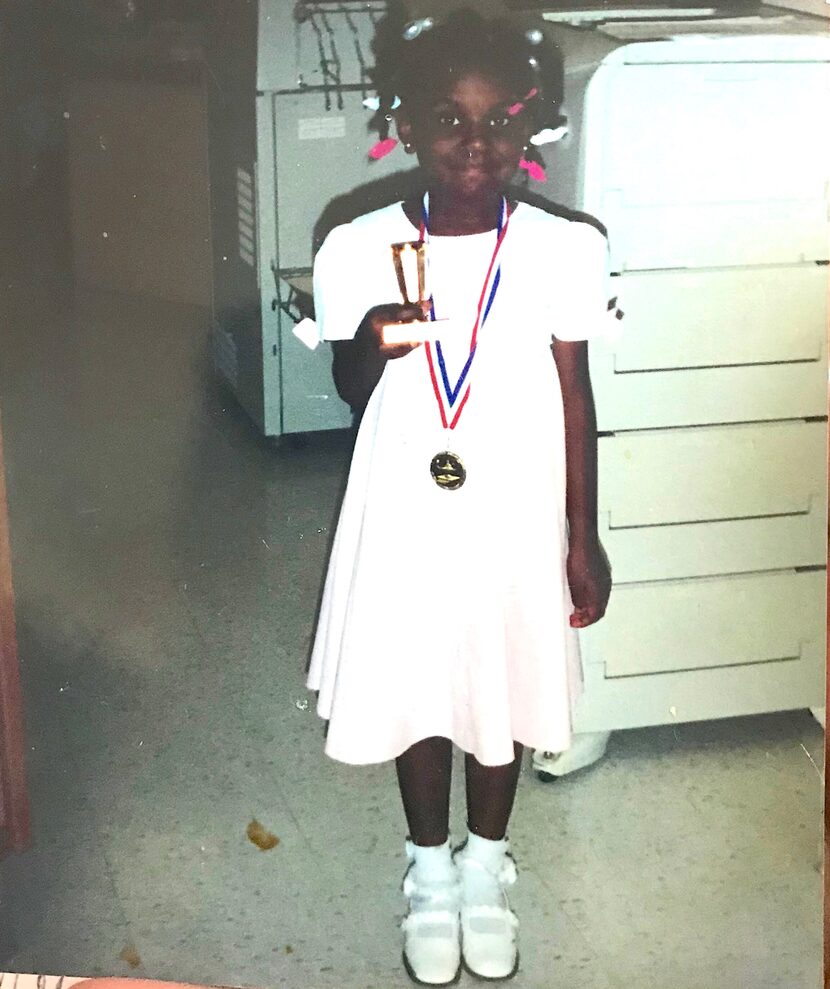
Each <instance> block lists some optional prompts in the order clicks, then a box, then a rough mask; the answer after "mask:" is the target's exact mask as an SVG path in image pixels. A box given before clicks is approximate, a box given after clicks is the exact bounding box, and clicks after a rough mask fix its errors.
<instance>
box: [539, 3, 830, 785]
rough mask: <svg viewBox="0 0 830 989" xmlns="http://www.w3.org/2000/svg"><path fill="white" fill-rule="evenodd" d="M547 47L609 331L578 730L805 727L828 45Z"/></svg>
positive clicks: (816, 634) (821, 542)
mask: <svg viewBox="0 0 830 989" xmlns="http://www.w3.org/2000/svg"><path fill="white" fill-rule="evenodd" d="M735 24H737V27H733V28H732V29H731V30H732V32H738V34H740V21H738V22H735ZM721 30H722V29H721ZM663 33H664V34H665V30H664V31H663ZM588 35H590V38H589V37H588ZM557 41H558V43H559V44H560V47H561V48H562V50H563V51H564V53H565V60H566V74H565V97H566V104H567V105H566V109H567V110H568V112H569V115H570V117H571V120H572V124H573V127H572V131H571V134H570V135H569V137H568V139H567V140H566V141H565V142H564V143H563V145H562V146H561V147H558V148H555V149H553V150H552V151H550V152H549V154H550V161H549V171H550V174H551V176H552V179H551V181H550V183H549V187H548V192H549V194H550V196H551V198H553V199H554V200H557V199H559V200H560V201H561V200H562V199H563V198H564V199H565V203H566V205H568V206H575V207H577V208H580V209H584V210H586V211H587V212H590V213H593V214H595V215H597V216H598V217H599V218H600V219H601V220H602V222H603V223H605V224H607V226H608V230H609V239H610V245H611V259H612V271H613V275H614V278H613V281H614V293H615V294H616V295H618V297H619V300H620V306H621V308H622V309H623V311H624V312H625V319H624V322H623V329H622V334H621V335H620V336H619V338H618V339H617V340H614V341H607V342H600V343H597V344H595V345H592V348H591V350H592V353H591V377H592V382H593V386H594V392H595V396H596V404H597V418H598V426H599V429H600V439H599V473H600V488H599V520H600V532H601V538H602V541H603V544H604V546H605V547H606V549H607V551H608V555H609V557H610V559H611V562H612V566H613V577H614V589H613V593H612V597H611V603H610V605H609V609H608V612H607V615H606V617H605V619H604V620H603V621H602V622H600V623H599V624H597V625H596V626H594V627H592V628H590V629H587V630H585V632H583V633H582V636H581V638H582V646H583V657H584V665H585V676H586V690H585V693H584V695H583V697H582V699H581V702H580V706H579V708H578V711H577V722H576V727H577V731H578V732H580V733H597V732H600V733H601V732H608V731H610V730H614V729H617V728H630V727H637V726H643V725H653V724H661V723H667V722H671V721H682V720H696V719H703V718H713V717H726V716H730V715H740V714H752V713H759V712H762V711H773V710H782V709H787V708H798V707H819V706H821V705H822V704H823V703H824V637H825V617H824V616H825V600H826V598H825V569H826V533H827V510H826V505H827V423H826V416H827V342H826V340H827V338H826V333H827V329H826V328H827V284H828V282H827V275H828V267H827V260H828V253H829V252H828V183H829V181H830V144H829V143H828V142H829V141H830V129H828V128H827V127H826V126H824V125H823V122H821V121H823V116H824V108H825V107H826V103H827V96H828V93H829V92H830V86H829V85H828V82H829V81H830V38H827V37H826V36H823V35H822V33H821V32H819V31H817V30H816V29H815V28H814V27H813V26H811V23H810V22H804V25H803V28H802V34H799V33H798V31H797V30H796V31H795V33H794V34H792V35H791V36H790V37H787V36H781V37H770V36H768V35H766V34H764V33H763V31H762V30H761V29H759V28H758V27H757V26H755V27H754V28H753V29H752V31H751V32H750V33H749V34H748V35H747V36H730V35H722V36H720V37H719V36H718V32H717V31H716V30H713V31H712V32H709V31H707V32H706V33H705V35H704V34H703V33H702V34H701V36H699V37H695V36H692V37H688V36H686V37H683V36H678V37H676V38H674V39H673V40H655V41H654V42H652V43H649V42H643V41H638V42H637V43H634V44H625V43H621V42H620V41H617V40H614V39H611V38H609V37H606V38H605V39H604V41H602V39H601V34H600V32H597V31H590V32H586V31H582V30H577V29H561V30H560V33H559V36H558V37H557ZM591 60H593V62H591ZM591 66H592V67H591ZM557 175H559V176H562V179H563V181H564V185H565V188H558V187H557V178H556V177H557ZM569 183H570V184H569ZM569 195H570V201H568V198H567V197H568V196H569ZM542 761H543V762H544V760H542ZM537 768H547V767H546V766H544V765H541V764H540V762H539V761H538V760H537ZM552 771H553V772H554V773H556V768H555V765H554V766H553V768H552Z"/></svg>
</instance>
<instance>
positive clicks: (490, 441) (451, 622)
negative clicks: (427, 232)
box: [308, 203, 608, 765]
mask: <svg viewBox="0 0 830 989" xmlns="http://www.w3.org/2000/svg"><path fill="white" fill-rule="evenodd" d="M416 236H417V233H416V231H415V229H414V228H413V227H412V225H411V223H410V222H409V220H408V219H407V217H406V215H405V213H404V212H403V208H402V204H400V203H397V204H393V205H392V206H388V207H385V208H383V209H381V210H377V211H375V212H372V213H369V214H366V215H365V216H362V217H360V218H358V219H357V220H354V221H352V222H351V223H349V224H345V225H343V226H340V227H337V228H335V229H334V230H333V231H332V232H331V233H330V234H329V236H328V237H327V239H326V240H325V242H324V243H323V245H322V247H321V249H320V251H319V253H318V255H317V259H316V262H315V269H314V299H315V310H316V318H317V322H318V326H319V328H320V333H321V337H322V339H324V340H343V339H350V338H351V337H353V336H354V334H355V332H356V330H357V327H358V325H359V324H360V322H361V320H362V319H363V317H364V315H365V313H366V312H367V310H368V309H370V308H371V307H372V306H375V305H380V304H382V303H389V302H396V301H399V299H400V295H399V291H398V287H397V282H396V278H395V273H394V268H393V265H392V260H391V252H390V249H389V245H390V244H392V243H395V242H398V241H404V240H412V239H415V238H416ZM495 243H496V232H495V231H490V232H486V233H481V234H472V235H467V236H459V237H435V236H433V237H431V238H430V241H429V259H430V268H429V277H430V287H431V289H432V293H433V297H434V300H435V308H436V314H437V316H438V317H439V318H440V317H449V318H451V319H452V324H453V326H454V327H455V329H454V331H453V333H452V334H450V336H449V338H447V339H444V338H442V341H441V342H442V347H443V349H444V354H445V359H446V365H447V372H448V378H449V379H450V382H451V383H454V382H455V381H456V379H457V378H458V376H459V374H460V372H461V370H462V368H463V366H464V363H465V362H466V360H467V357H468V354H469V343H470V331H471V329H472V325H473V322H474V319H475V311H476V305H477V303H478V299H479V295H480V293H481V289H482V283H483V281H484V278H485V275H486V271H487V267H488V264H489V261H490V258H491V256H492V253H493V249H494V247H495ZM499 260H500V263H501V269H502V270H501V278H500V282H499V287H498V291H497V294H496V296H495V299H494V301H493V304H492V307H491V309H490V313H489V316H488V319H487V321H486V323H485V324H484V326H483V328H482V330H481V332H480V334H479V340H478V346H477V348H476V354H475V359H474V362H473V365H472V369H471V372H470V377H469V379H468V380H469V383H470V395H469V400H468V401H467V404H466V406H465V408H464V411H463V413H462V415H461V418H460V420H459V422H458V425H457V426H456V428H455V429H454V430H452V432H451V433H449V434H448V433H447V432H446V431H445V429H444V428H443V426H442V422H441V417H440V413H439V408H438V404H437V401H436V397H435V393H434V391H433V387H432V384H431V379H430V374H429V366H428V362H427V359H426V352H425V348H424V347H419V348H417V349H415V350H413V351H412V352H411V353H410V354H408V355H407V356H406V357H403V358H399V359H397V360H393V361H389V362H388V363H387V365H386V367H385V369H384V372H383V375H382V377H381V380H380V382H379V383H378V385H377V387H376V388H375V390H374V392H373V394H372V396H371V399H370V401H369V404H368V406H367V408H366V411H365V413H364V415H363V418H362V421H361V424H360V428H359V430H358V435H357V438H356V442H355V448H354V453H353V458H352V463H351V468H350V472H349V478H348V484H347V487H346V492H345V496H344V499H343V503H342V507H341V511H340V517H339V521H338V525H337V530H336V533H335V537H334V541H333V544H332V550H331V556H330V560H329V565H328V572H327V576H326V581H325V587H324V591H323V597H322V603H321V609H320V615H319V619H318V624H317V630H316V636H315V640H314V646H313V650H312V656H311V664H310V668H309V675H308V686H309V688H310V689H312V690H314V691H317V692H318V706H317V710H318V713H319V714H320V715H321V717H323V718H325V719H326V720H327V721H328V723H329V724H328V731H327V735H326V752H327V754H328V755H329V756H331V757H332V758H334V759H336V760H339V761H342V762H346V763H351V764H367V763H377V762H384V761H386V760H389V759H393V758H395V757H397V756H398V755H400V754H401V753H402V752H404V751H405V750H406V749H407V748H409V747H410V746H411V745H413V744H414V743H415V742H418V741H420V740H422V739H424V738H427V737H430V736H433V735H438V736H443V737H446V738H450V739H451V740H452V741H453V742H455V743H456V744H457V745H458V746H459V747H460V748H461V749H462V750H464V751H465V752H469V753H472V754H473V755H475V756H476V758H477V759H478V760H479V761H480V762H481V763H482V764H484V765H504V764H506V763H508V762H511V761H512V759H513V741H514V740H516V741H518V742H521V743H523V744H525V745H526V746H529V747H532V748H536V749H543V750H548V751H554V752H561V751H564V750H565V749H567V748H568V747H569V745H570V743H571V734H572V712H573V707H574V704H575V702H576V700H577V698H578V696H579V694H580V693H581V689H582V670H581V663H580V657H579V645H578V639H577V633H576V632H575V630H574V629H572V628H571V627H570V625H569V622H568V618H569V615H570V613H571V610H572V603H571V599H570V592H569V589H568V582H567V577H566V557H567V522H566V516H565V439H564V423H563V411H562V396H561V392H560V388H559V380H558V376H557V371H556V365H555V363H554V360H553V357H552V354H551V349H550V347H551V338H552V336H556V337H557V338H559V339H561V340H586V339H589V338H591V337H594V336H597V335H599V334H602V333H603V332H604V331H605V327H606V326H607V325H608V315H607V299H608V291H607V245H606V240H605V238H604V237H603V236H602V234H601V233H599V231H597V230H596V229H595V228H594V227H592V226H590V225H588V224H585V223H580V222H572V221H569V220H566V219H563V218H561V217H558V216H554V215H552V214H549V213H546V212H544V211H542V210H540V209H537V208H536V207H533V206H530V205H528V204H524V203H520V204H519V205H518V206H517V207H516V209H515V210H514V212H513V214H512V216H511V217H510V221H509V227H508V230H507V234H506V236H505V239H504V242H503V244H502V248H501V252H500V254H499ZM459 327H463V328H464V329H463V331H461V332H459V330H458V328H459ZM444 450H450V451H451V452H453V453H454V454H456V455H457V456H458V457H459V458H460V459H461V460H462V462H463V464H464V467H465V469H466V475H467V476H466V480H465V483H464V484H463V486H462V487H460V488H458V489H456V490H452V491H451V490H445V489H442V488H440V487H439V486H438V485H436V483H435V481H434V480H433V478H432V476H431V474H430V463H431V461H432V459H433V457H434V456H435V455H436V454H438V453H440V452H442V451H444Z"/></svg>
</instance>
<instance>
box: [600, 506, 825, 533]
mask: <svg viewBox="0 0 830 989" xmlns="http://www.w3.org/2000/svg"><path fill="white" fill-rule="evenodd" d="M810 512H811V509H810V508H805V509H800V510H799V511H797V512H770V513H769V514H768V515H732V516H724V517H723V518H721V517H715V518H707V519H681V520H680V521H678V522H641V523H638V524H636V525H614V524H613V522H612V521H611V514H610V513H609V515H608V529H609V531H610V532H625V531H627V530H631V529H667V528H670V527H672V526H678V525H709V523H711V522H753V521H757V520H760V519H795V518H803V517H804V516H806V515H809V514H810Z"/></svg>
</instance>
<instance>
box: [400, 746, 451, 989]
mask: <svg viewBox="0 0 830 989" xmlns="http://www.w3.org/2000/svg"><path fill="white" fill-rule="evenodd" d="M396 768H397V770H398V783H399V784H400V788H401V796H402V798H403V806H404V812H405V813H406V820H407V824H408V825H409V838H410V840H409V841H408V842H407V843H406V853H407V858H408V859H409V867H408V868H407V871H406V875H405V877H404V884H403V891H404V894H405V895H406V897H407V900H408V905H409V909H408V912H407V915H406V917H405V918H404V922H403V925H402V926H403V931H404V948H403V958H404V965H405V966H406V970H407V972H409V974H410V976H411V977H412V978H413V979H414V980H415V981H416V982H419V983H421V984H429V985H442V986H443V985H449V984H450V983H451V982H455V981H456V980H457V979H458V976H459V973H460V971H461V937H460V930H459V924H460V919H459V888H458V877H457V874H456V870H455V865H454V864H453V860H452V852H451V850H450V843H449V840H448V832H449V816H450V776H451V773H452V743H451V742H450V740H449V739H448V738H437V737H435V738H425V739H424V740H423V741H421V742H417V743H416V744H415V745H413V746H412V747H411V748H409V749H407V751H406V752H404V754H403V755H401V756H399V757H398V759H397V760H396Z"/></svg>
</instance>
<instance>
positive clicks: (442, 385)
mask: <svg viewBox="0 0 830 989" xmlns="http://www.w3.org/2000/svg"><path fill="white" fill-rule="evenodd" d="M509 222H510V215H509V211H508V208H507V200H506V199H505V198H504V197H502V201H501V209H500V211H499V220H498V226H497V227H496V246H495V248H494V249H493V255H492V257H491V258H490V264H489V265H488V267H487V274H486V275H485V276H484V284H483V285H482V287H481V294H480V296H479V300H478V306H477V307H476V318H475V322H474V323H473V329H472V333H471V335H470V354H469V357H468V358H467V361H466V363H465V364H464V367H463V368H462V370H461V374H460V375H459V377H458V380H457V381H456V382H455V384H454V385H453V384H452V382H451V381H450V377H449V374H448V373H447V365H446V361H445V360H444V352H443V350H442V349H441V342H440V340H436V341H435V345H434V348H433V345H432V344H431V343H430V342H429V341H427V343H426V344H425V345H424V349H425V351H426V355H427V363H428V365H429V376H430V380H431V381H432V388H433V391H434V392H435V399H436V401H437V402H438V411H439V412H440V413H441V424H442V425H443V427H444V429H455V427H456V426H457V425H458V420H459V419H460V418H461V413H462V412H463V411H464V406H465V405H466V404H467V399H468V398H469V397H470V385H469V383H468V378H469V376H470V370H471V369H472V366H473V360H474V358H475V355H476V347H477V346H478V334H479V330H481V328H482V327H483V326H484V324H485V323H486V321H487V317H488V316H489V315H490V310H491V308H492V306H493V301H494V299H495V298H496V293H497V292H498V290H499V284H500V283H501V264H498V265H497V264H496V262H497V260H498V256H499V251H500V250H501V245H502V244H503V243H504V238H505V236H506V234H507V227H508V224H509ZM421 239H422V240H424V241H425V242H427V243H429V193H426V194H425V195H424V202H423V207H422V220H421ZM427 264H429V255H427ZM488 289H489V291H488ZM429 301H430V314H429V315H430V319H431V320H433V321H434V320H435V318H436V316H435V300H434V299H433V298H432V296H430V300H429ZM433 349H434V353H433ZM436 365H437V368H438V370H437V371H436ZM439 371H440V378H439V374H438V372H439ZM465 385H466V388H465ZM462 393H463V394H462Z"/></svg>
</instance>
